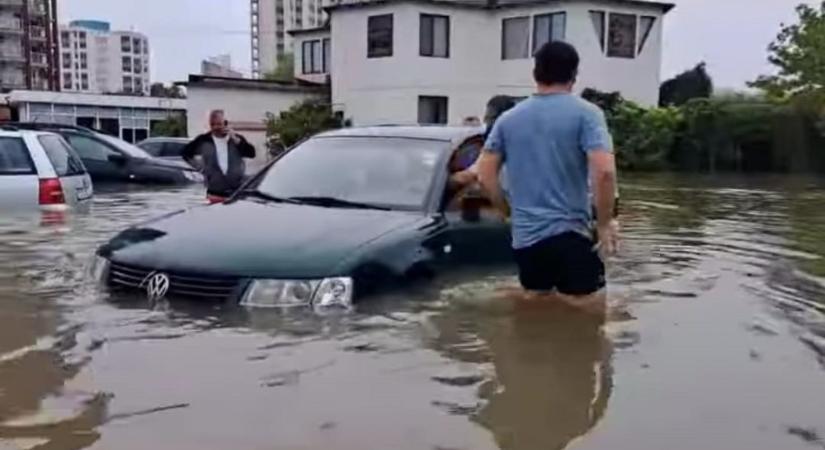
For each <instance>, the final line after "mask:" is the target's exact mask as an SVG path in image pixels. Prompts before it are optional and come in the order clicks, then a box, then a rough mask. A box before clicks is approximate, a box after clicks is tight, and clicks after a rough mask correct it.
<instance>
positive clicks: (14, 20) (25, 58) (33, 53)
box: [0, 0, 60, 92]
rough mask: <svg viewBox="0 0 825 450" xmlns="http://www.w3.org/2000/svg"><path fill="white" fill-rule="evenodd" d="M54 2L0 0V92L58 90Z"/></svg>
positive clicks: (52, 0) (51, 0)
mask: <svg viewBox="0 0 825 450" xmlns="http://www.w3.org/2000/svg"><path fill="white" fill-rule="evenodd" d="M56 35H57V0H3V1H0V91H3V92H8V91H10V90H12V89H37V90H59V89H60V85H59V82H58V54H57V36H56Z"/></svg>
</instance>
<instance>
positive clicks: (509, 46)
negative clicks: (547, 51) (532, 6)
mask: <svg viewBox="0 0 825 450" xmlns="http://www.w3.org/2000/svg"><path fill="white" fill-rule="evenodd" d="M529 57H530V18H529V17H511V18H509V19H504V20H502V21H501V59H524V58H529Z"/></svg>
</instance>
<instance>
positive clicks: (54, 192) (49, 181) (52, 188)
mask: <svg viewBox="0 0 825 450" xmlns="http://www.w3.org/2000/svg"><path fill="white" fill-rule="evenodd" d="M64 203H66V198H65V197H64V196H63V186H62V185H61V184H60V180H59V179H57V178H46V179H44V180H40V204H41V205H62V204H64Z"/></svg>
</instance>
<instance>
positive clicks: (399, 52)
mask: <svg viewBox="0 0 825 450" xmlns="http://www.w3.org/2000/svg"><path fill="white" fill-rule="evenodd" d="M671 8H673V5H672V4H669V3H660V2H654V1H644V0H507V1H505V0H501V1H478V0H475V1H473V0H394V1H386V0H382V1H371V0H349V1H347V0H344V1H341V2H340V3H338V4H336V5H334V6H331V7H329V8H327V12H328V13H329V25H328V26H326V27H323V28H316V29H310V30H306V29H305V30H295V31H293V32H292V33H291V34H292V36H293V39H294V40H295V43H294V46H295V49H296V51H295V75H296V77H298V78H300V79H304V80H306V81H311V82H324V81H326V80H327V79H328V80H329V83H330V86H331V90H332V102H333V106H334V108H336V109H337V110H339V111H341V112H343V114H344V115H345V116H346V117H347V118H350V119H352V121H353V123H355V124H358V125H364V124H378V123H449V124H459V123H461V122H462V121H463V120H464V119H465V118H467V117H479V116H481V115H482V114H483V112H484V106H485V103H486V102H487V100H488V99H489V98H490V97H492V96H494V95H499V94H505V95H512V96H527V95H530V94H531V93H532V92H533V90H534V82H533V77H532V69H533V60H532V58H531V56H532V54H533V52H534V51H535V49H537V48H538V47H539V46H540V45H542V44H543V43H545V42H547V41H548V40H565V41H567V42H570V43H571V44H573V45H574V46H575V47H576V48H577V49H578V51H579V54H580V56H581V67H580V70H579V76H578V81H577V84H576V86H577V89H578V90H579V91H580V90H582V89H584V88H587V87H590V88H595V89H598V90H601V91H608V92H613V91H618V92H620V93H621V94H622V95H623V96H624V97H625V98H627V99H630V100H633V101H636V102H638V103H641V104H644V105H655V104H656V103H657V102H658V97H659V84H660V67H661V59H662V22H663V19H664V16H665V14H666V13H667V12H668V11H669V10H670V9H671Z"/></svg>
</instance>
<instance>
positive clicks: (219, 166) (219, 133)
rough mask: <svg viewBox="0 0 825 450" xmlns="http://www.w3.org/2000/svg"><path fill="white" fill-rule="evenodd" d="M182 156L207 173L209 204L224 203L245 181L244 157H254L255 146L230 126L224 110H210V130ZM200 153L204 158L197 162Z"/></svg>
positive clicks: (184, 151)
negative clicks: (196, 158)
mask: <svg viewBox="0 0 825 450" xmlns="http://www.w3.org/2000/svg"><path fill="white" fill-rule="evenodd" d="M181 156H182V157H183V159H184V161H186V162H187V163H189V165H191V166H192V167H194V168H196V169H198V170H200V171H201V172H202V173H203V175H204V178H205V179H206V198H207V200H208V201H209V203H220V202H223V201H224V200H226V198H227V197H229V196H230V195H232V193H233V192H234V191H235V190H237V189H238V188H239V187H240V186H241V184H242V183H243V181H244V178H245V175H246V163H245V162H244V158H254V157H255V147H253V146H252V144H250V143H249V142H247V140H246V138H244V137H243V136H241V135H240V134H237V133H235V132H234V131H232V129H230V128H229V127H228V122H227V121H226V115H225V114H224V112H223V111H222V110H214V111H212V112H211V113H209V132H208V133H204V134H202V135H200V136H198V137H197V138H195V139H194V140H193V141H192V142H190V143H189V144H187V145H186V147H184V148H183V150H182V151H181ZM196 156H200V158H201V161H199V162H198V161H196V160H195V157H196Z"/></svg>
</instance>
